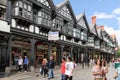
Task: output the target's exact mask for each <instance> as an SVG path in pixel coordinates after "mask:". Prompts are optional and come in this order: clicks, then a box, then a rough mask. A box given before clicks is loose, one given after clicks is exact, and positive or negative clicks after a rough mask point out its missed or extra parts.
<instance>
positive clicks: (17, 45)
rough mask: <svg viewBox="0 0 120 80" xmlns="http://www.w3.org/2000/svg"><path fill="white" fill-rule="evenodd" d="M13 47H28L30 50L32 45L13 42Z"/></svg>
mask: <svg viewBox="0 0 120 80" xmlns="http://www.w3.org/2000/svg"><path fill="white" fill-rule="evenodd" d="M11 46H13V47H26V48H30V47H31V44H30V43H27V42H21V41H11Z"/></svg>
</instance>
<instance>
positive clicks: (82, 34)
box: [81, 31, 87, 40]
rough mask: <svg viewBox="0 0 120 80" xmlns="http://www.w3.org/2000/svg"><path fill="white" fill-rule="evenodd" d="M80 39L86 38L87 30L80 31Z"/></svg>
mask: <svg viewBox="0 0 120 80" xmlns="http://www.w3.org/2000/svg"><path fill="white" fill-rule="evenodd" d="M81 40H87V32H86V31H82V32H81Z"/></svg>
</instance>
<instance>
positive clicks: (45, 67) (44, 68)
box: [43, 59, 48, 77]
mask: <svg viewBox="0 0 120 80" xmlns="http://www.w3.org/2000/svg"><path fill="white" fill-rule="evenodd" d="M43 72H44V77H45V76H46V75H47V76H48V61H47V59H44V65H43Z"/></svg>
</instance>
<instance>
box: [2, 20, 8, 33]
mask: <svg viewBox="0 0 120 80" xmlns="http://www.w3.org/2000/svg"><path fill="white" fill-rule="evenodd" d="M0 31H3V32H10V25H8V23H7V22H6V21H3V20H0Z"/></svg>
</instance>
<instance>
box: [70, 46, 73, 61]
mask: <svg viewBox="0 0 120 80" xmlns="http://www.w3.org/2000/svg"><path fill="white" fill-rule="evenodd" d="M70 57H71V58H72V60H73V46H71V47H70Z"/></svg>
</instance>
